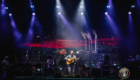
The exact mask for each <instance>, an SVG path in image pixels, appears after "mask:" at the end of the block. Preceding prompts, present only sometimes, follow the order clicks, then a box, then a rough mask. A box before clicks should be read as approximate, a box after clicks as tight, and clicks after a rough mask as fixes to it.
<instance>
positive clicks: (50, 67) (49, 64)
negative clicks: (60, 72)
mask: <svg viewBox="0 0 140 80" xmlns="http://www.w3.org/2000/svg"><path fill="white" fill-rule="evenodd" d="M53 70H54V59H52V56H49V58H48V59H47V75H48V76H52V73H53Z"/></svg>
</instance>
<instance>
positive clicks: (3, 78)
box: [1, 68, 7, 80]
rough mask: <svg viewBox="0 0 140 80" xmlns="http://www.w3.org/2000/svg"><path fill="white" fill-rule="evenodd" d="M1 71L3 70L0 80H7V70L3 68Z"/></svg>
mask: <svg viewBox="0 0 140 80" xmlns="http://www.w3.org/2000/svg"><path fill="white" fill-rule="evenodd" d="M2 70H3V75H2V77H1V80H5V79H6V78H7V70H4V69H3V68H2Z"/></svg>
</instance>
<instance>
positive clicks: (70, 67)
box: [64, 50, 79, 75]
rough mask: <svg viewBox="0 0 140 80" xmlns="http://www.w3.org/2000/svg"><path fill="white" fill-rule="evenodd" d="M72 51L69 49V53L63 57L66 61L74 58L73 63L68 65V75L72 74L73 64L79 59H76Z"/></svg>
mask: <svg viewBox="0 0 140 80" xmlns="http://www.w3.org/2000/svg"><path fill="white" fill-rule="evenodd" d="M73 53H74V52H73V50H71V51H70V55H68V56H66V57H65V58H64V59H65V60H66V61H71V60H69V59H72V58H73V59H74V63H71V64H69V65H68V75H74V70H75V64H76V61H77V60H78V59H79V58H78V59H77V58H76V56H75V55H73ZM68 58H69V59H68ZM71 72H72V74H71Z"/></svg>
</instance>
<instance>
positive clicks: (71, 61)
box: [66, 57, 82, 65]
mask: <svg viewBox="0 0 140 80" xmlns="http://www.w3.org/2000/svg"><path fill="white" fill-rule="evenodd" d="M81 58H82V57H80V58H78V59H77V60H79V59H81ZM74 62H75V59H74V58H68V59H67V61H66V64H67V65H70V64H73V63H74Z"/></svg>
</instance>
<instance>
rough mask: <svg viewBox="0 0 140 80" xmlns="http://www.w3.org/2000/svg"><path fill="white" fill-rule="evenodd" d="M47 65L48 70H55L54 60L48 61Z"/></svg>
mask: <svg viewBox="0 0 140 80" xmlns="http://www.w3.org/2000/svg"><path fill="white" fill-rule="evenodd" d="M47 64H48V65H47V67H48V68H53V67H52V65H54V59H52V60H50V59H48V60H47Z"/></svg>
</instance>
